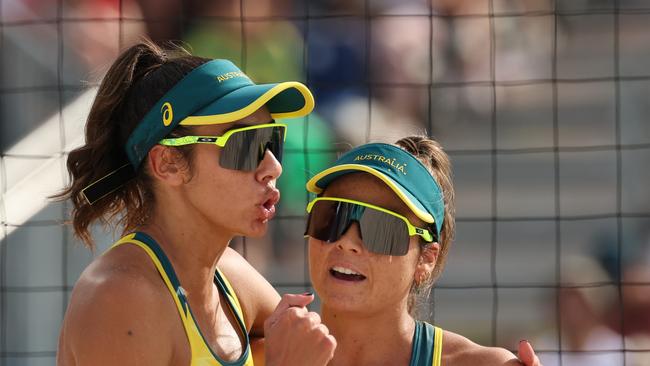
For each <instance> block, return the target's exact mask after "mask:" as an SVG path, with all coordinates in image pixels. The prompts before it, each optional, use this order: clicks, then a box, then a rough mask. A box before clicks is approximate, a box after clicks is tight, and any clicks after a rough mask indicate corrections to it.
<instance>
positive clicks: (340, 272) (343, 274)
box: [330, 266, 366, 282]
mask: <svg viewBox="0 0 650 366" xmlns="http://www.w3.org/2000/svg"><path fill="white" fill-rule="evenodd" d="M330 275H332V277H334V278H336V279H339V280H343V281H350V282H357V281H363V280H365V279H366V276H364V275H362V274H361V273H357V272H355V271H353V270H351V269H349V268H345V267H339V266H334V267H332V268H330Z"/></svg>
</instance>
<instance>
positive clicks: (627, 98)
mask: <svg viewBox="0 0 650 366" xmlns="http://www.w3.org/2000/svg"><path fill="white" fill-rule="evenodd" d="M142 36H148V37H150V38H152V39H154V40H156V41H161V42H162V41H166V40H175V41H182V42H184V43H185V44H186V46H187V47H188V48H189V49H191V50H192V51H193V53H194V54H196V55H199V56H205V57H211V58H227V59H230V60H232V61H234V62H235V63H236V64H238V65H239V66H240V67H241V68H242V69H243V70H245V71H246V73H247V74H248V75H249V76H251V77H252V78H253V79H254V80H256V81H257V82H273V81H284V80H299V81H302V82H304V83H306V84H307V85H308V86H309V87H310V89H311V90H312V91H313V92H314V95H315V98H316V109H315V113H312V114H311V115H310V116H308V117H307V118H304V119H298V120H289V121H288V122H287V123H288V124H289V126H290V127H289V136H288V141H287V151H286V155H285V161H284V172H285V173H284V174H283V176H282V178H281V180H280V188H281V189H282V193H283V194H282V197H283V201H282V202H281V205H280V207H279V217H277V218H276V219H275V220H274V222H273V224H272V225H271V226H272V228H271V232H270V234H269V235H268V236H267V237H266V238H265V239H263V240H250V239H242V238H237V239H236V240H235V241H234V242H233V246H234V247H235V248H236V249H237V250H239V251H240V252H241V253H243V254H244V255H245V256H246V257H247V258H248V259H249V261H250V262H251V263H252V264H253V265H254V266H255V267H256V268H257V269H258V270H259V271H260V272H262V273H263V274H264V275H265V276H266V277H267V278H268V279H269V280H270V281H271V282H272V283H273V284H274V285H275V286H276V288H277V289H278V290H279V291H280V292H283V293H284V292H303V291H305V290H306V289H309V286H310V285H309V278H308V270H307V266H306V263H305V258H306V255H305V241H304V239H303V226H304V207H305V205H306V202H307V199H308V195H307V193H306V192H305V190H304V184H305V182H306V180H307V179H308V178H309V177H311V176H312V175H313V174H314V173H315V172H317V171H318V170H319V169H321V168H323V167H324V166H326V164H327V163H328V162H330V161H331V160H332V159H333V158H335V157H336V156H337V154H339V153H340V152H343V151H346V150H347V149H349V148H350V147H351V146H354V145H357V144H360V143H364V142H367V141H385V142H393V141H395V140H396V139H398V138H399V137H402V136H405V135H408V134H412V133H428V134H430V135H431V136H433V137H434V138H436V139H437V140H438V141H440V142H441V143H442V145H443V146H444V147H445V148H446V150H447V152H448V153H449V154H450V156H451V158H452V162H453V165H454V173H455V176H454V182H455V186H456V192H457V221H458V226H457V239H456V241H455V242H454V244H453V247H452V249H451V254H450V258H449V261H448V264H447V267H446V269H445V272H444V273H443V275H442V277H441V278H440V280H439V281H438V283H437V285H436V287H435V289H434V290H433V291H432V293H431V296H430V298H429V302H427V303H426V304H423V305H422V310H424V311H423V314H424V316H425V317H426V318H427V319H428V320H429V321H431V322H434V323H435V324H437V325H439V326H441V327H442V328H444V329H447V330H450V331H454V332H457V333H460V334H463V335H465V336H467V337H469V338H470V339H472V340H474V341H476V342H478V343H481V344H485V345H498V346H501V347H506V348H508V349H511V350H514V349H516V346H517V342H518V340H520V339H528V340H530V341H531V343H532V344H533V345H534V347H535V349H536V350H537V351H538V353H539V354H540V356H541V358H542V361H543V362H544V364H545V365H546V366H550V365H607V366H614V365H627V366H637V365H638V366H641V365H644V366H647V365H650V269H649V268H650V266H649V264H650V249H649V243H650V195H649V194H648V186H649V185H650V169H649V165H650V122H649V121H648V119H649V118H650V97H649V96H650V1H642V0H637V1H633V0H619V1H614V0H610V1H606V0H564V1H549V0H490V1H488V0H444V1H443V0H432V1H430V2H429V1H426V0H365V1H362V0H309V1H307V0H222V1H200V0H193V1H181V0H139V1H135V0H122V1H119V0H58V1H54V0H49V1H47V0H22V1H21V0H0V45H1V55H0V98H1V99H0V121H1V123H0V152H1V154H2V155H1V156H0V192H2V196H1V201H0V219H1V221H2V231H0V240H1V241H0V296H1V298H0V356H1V357H0V364H2V365H53V364H54V363H55V355H56V348H57V338H58V333H59V329H60V325H61V320H62V318H63V314H64V312H65V309H66V306H67V302H68V297H69V295H70V291H71V289H72V286H73V285H74V283H75V281H76V279H77V277H78V276H79V274H80V273H81V271H82V270H83V268H84V267H85V266H86V265H87V264H88V263H89V262H90V261H91V260H92V258H93V256H95V255H99V254H101V253H102V252H103V250H105V249H106V247H107V246H108V245H110V244H111V243H112V242H113V240H114V239H115V238H116V237H118V236H119V232H118V233H115V234H114V233H111V232H108V231H106V230H103V229H102V228H101V227H97V228H95V230H94V233H95V238H96V240H97V243H98V245H99V247H98V249H97V251H96V253H94V254H93V253H91V252H90V251H88V250H87V249H85V248H84V247H82V246H81V244H80V242H79V241H77V240H76V239H75V238H73V236H72V234H71V231H70V229H69V228H67V227H65V226H63V225H62V222H63V221H64V220H65V219H66V218H67V217H68V212H69V209H70V207H69V205H68V204H61V203H51V202H50V201H48V199H47V198H46V197H47V196H48V195H51V194H53V193H55V192H57V191H58V190H60V189H61V188H62V187H63V185H64V184H65V182H66V181H67V174H66V173H65V166H64V161H65V158H66V154H67V153H68V152H69V151H70V150H72V149H73V148H75V147H77V146H79V145H80V144H81V143H82V142H83V126H84V123H85V117H86V115H87V113H88V110H89V106H90V104H91V103H92V100H93V97H94V93H95V91H96V87H97V85H98V82H99V80H101V77H102V75H103V73H104V72H105V71H106V70H107V68H108V66H109V65H110V64H111V62H112V60H113V59H114V58H115V57H116V56H117V54H118V52H119V50H120V49H123V48H125V47H128V46H129V45H130V44H133V42H135V41H137V40H138V39H140V37H142ZM317 307H318V306H317V305H316V308H317ZM97 311H101V309H97ZM89 326H91V325H89Z"/></svg>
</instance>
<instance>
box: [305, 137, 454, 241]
mask: <svg viewBox="0 0 650 366" xmlns="http://www.w3.org/2000/svg"><path fill="white" fill-rule="evenodd" d="M357 172H364V173H368V174H371V175H373V176H375V177H377V178H379V179H380V180H381V181H382V182H383V183H384V184H386V185H387V186H388V187H389V188H390V189H391V190H392V191H393V192H394V193H395V194H396V195H397V197H398V198H399V199H400V200H402V201H403V202H404V203H405V204H406V206H407V207H408V208H409V209H410V210H411V211H412V212H413V213H414V214H415V215H416V216H417V217H418V218H419V219H420V220H422V221H424V222H426V223H427V224H430V225H431V226H432V228H434V229H435V231H436V232H435V235H436V237H440V231H441V230H442V224H443V221H444V217H445V213H444V211H445V203H444V199H443V197H442V191H441V190H440V187H439V186H438V183H437V182H436V181H435V179H434V178H433V176H432V175H431V173H430V172H429V170H427V168H426V167H425V166H424V165H423V164H422V163H421V162H420V161H419V160H418V159H417V158H416V157H415V156H413V155H412V154H410V153H409V152H408V151H406V150H404V149H402V148H400V147H398V146H394V145H389V144H384V143H370V144H365V145H361V146H358V147H356V148H354V149H352V150H350V151H348V152H347V153H345V154H343V155H342V156H341V157H340V158H339V159H337V160H336V162H335V163H334V164H333V165H332V166H331V167H329V168H327V169H325V170H323V171H321V172H320V173H318V174H316V175H315V176H314V177H313V178H311V179H310V180H309V182H307V190H308V191H309V192H313V193H316V194H321V193H322V192H323V191H324V190H325V189H326V188H327V186H328V185H329V184H330V183H332V182H333V181H335V180H336V179H337V178H339V177H341V176H343V175H346V174H350V173H357Z"/></svg>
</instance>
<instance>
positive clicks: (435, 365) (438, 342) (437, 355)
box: [431, 327, 443, 366]
mask: <svg viewBox="0 0 650 366" xmlns="http://www.w3.org/2000/svg"><path fill="white" fill-rule="evenodd" d="M434 329H435V335H434V342H435V345H434V347H433V362H432V363H431V365H432V366H440V362H441V360H442V333H443V332H442V329H440V328H438V327H434Z"/></svg>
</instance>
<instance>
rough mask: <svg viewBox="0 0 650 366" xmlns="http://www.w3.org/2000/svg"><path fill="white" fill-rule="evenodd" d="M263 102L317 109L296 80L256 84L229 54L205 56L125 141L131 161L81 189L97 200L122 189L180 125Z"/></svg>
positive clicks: (231, 117) (218, 119)
mask: <svg viewBox="0 0 650 366" xmlns="http://www.w3.org/2000/svg"><path fill="white" fill-rule="evenodd" d="M152 72H156V71H152ZM263 106H266V107H267V108H268V110H269V112H270V114H271V117H272V118H273V119H281V118H291V117H302V116H305V115H307V114H309V113H310V112H311V111H312V110H313V109H314V97H313V96H312V94H311V92H310V91H309V89H307V87H306V86H305V85H303V84H301V83H299V82H296V81H288V82H282V83H272V84H255V83H254V82H253V81H252V80H251V79H250V78H249V77H248V76H246V74H244V73H243V72H242V71H241V70H240V69H239V68H237V66H235V65H234V64H233V63H232V62H230V61H228V60H212V61H209V62H206V63H205V64H203V65H201V66H199V67H197V68H195V69H194V70H192V71H191V72H190V73H189V74H187V75H186V76H185V77H184V78H183V79H181V80H180V81H179V82H178V83H177V84H176V85H174V87H173V88H171V89H170V90H169V91H168V92H167V93H166V94H165V95H164V96H163V97H162V98H160V99H159V100H158V102H157V103H156V104H155V105H154V106H153V107H152V108H151V109H150V110H149V112H147V114H146V115H145V116H144V118H143V119H142V120H141V121H140V122H139V123H138V125H137V126H136V128H135V129H134V130H133V132H132V133H131V135H130V136H129V138H128V140H127V142H126V145H125V146H124V150H125V153H126V156H127V157H128V162H127V161H124V162H123V163H122V164H120V165H119V168H116V169H115V170H114V171H112V172H110V173H109V174H107V175H104V176H100V177H99V179H96V180H94V181H93V183H91V184H90V185H89V186H88V187H86V188H85V189H84V190H83V191H82V193H83V195H84V196H85V198H86V200H87V201H88V202H89V203H90V204H93V203H94V202H96V201H97V200H99V199H101V198H102V197H104V196H106V195H107V194H109V193H111V192H113V191H115V190H117V189H119V188H120V187H121V186H122V185H123V184H124V183H126V182H127V181H128V180H130V179H132V178H133V177H134V176H135V174H136V171H137V170H138V168H139V167H140V165H141V164H142V161H143V160H144V159H145V158H146V156H147V154H148V153H149V150H151V148H152V147H153V146H155V145H156V144H158V143H159V142H160V141H161V140H163V139H165V138H166V137H167V136H168V135H169V133H170V132H171V131H173V130H174V129H175V128H176V127H177V126H179V125H183V126H198V125H212V124H224V123H231V122H235V121H237V120H240V119H242V118H244V117H246V116H249V115H250V114H252V113H253V112H255V111H256V110H258V109H260V108H261V107H263ZM251 162H252V160H251Z"/></svg>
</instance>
